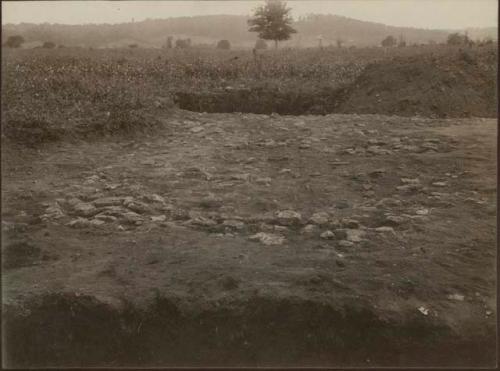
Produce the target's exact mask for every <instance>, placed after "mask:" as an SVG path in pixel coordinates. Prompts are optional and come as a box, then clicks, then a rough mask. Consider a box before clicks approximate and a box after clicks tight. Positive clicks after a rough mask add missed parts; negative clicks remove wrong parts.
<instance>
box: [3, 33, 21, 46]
mask: <svg viewBox="0 0 500 371" xmlns="http://www.w3.org/2000/svg"><path fill="white" fill-rule="evenodd" d="M23 43H24V37H22V36H19V35H14V36H9V38H8V39H7V41H6V42H5V46H7V47H9V48H19V47H20V46H21V45H22V44H23Z"/></svg>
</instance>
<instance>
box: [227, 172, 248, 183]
mask: <svg viewBox="0 0 500 371" xmlns="http://www.w3.org/2000/svg"><path fill="white" fill-rule="evenodd" d="M231 179H232V180H243V181H245V182H248V181H249V180H250V174H249V173H244V174H235V175H231Z"/></svg>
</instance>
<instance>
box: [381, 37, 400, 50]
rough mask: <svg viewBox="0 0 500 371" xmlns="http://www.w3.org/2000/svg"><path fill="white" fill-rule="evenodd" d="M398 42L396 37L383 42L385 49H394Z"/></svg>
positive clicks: (387, 38)
mask: <svg viewBox="0 0 500 371" xmlns="http://www.w3.org/2000/svg"><path fill="white" fill-rule="evenodd" d="M396 43H397V41H396V38H395V37H394V36H387V37H386V38H385V39H384V40H382V46H383V47H392V46H394V45H396Z"/></svg>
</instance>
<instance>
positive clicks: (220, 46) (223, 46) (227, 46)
mask: <svg viewBox="0 0 500 371" xmlns="http://www.w3.org/2000/svg"><path fill="white" fill-rule="evenodd" d="M217 49H224V50H229V49H231V43H230V42H229V41H228V40H220V41H219V42H218V43H217Z"/></svg>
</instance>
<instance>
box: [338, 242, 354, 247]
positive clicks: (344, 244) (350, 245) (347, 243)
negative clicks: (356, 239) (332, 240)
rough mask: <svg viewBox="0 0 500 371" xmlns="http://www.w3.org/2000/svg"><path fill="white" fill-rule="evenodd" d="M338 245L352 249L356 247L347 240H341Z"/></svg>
mask: <svg viewBox="0 0 500 371" xmlns="http://www.w3.org/2000/svg"><path fill="white" fill-rule="evenodd" d="M337 245H338V246H340V247H352V246H354V243H352V242H351V241H347V240H340V241H339V242H338V243H337Z"/></svg>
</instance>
